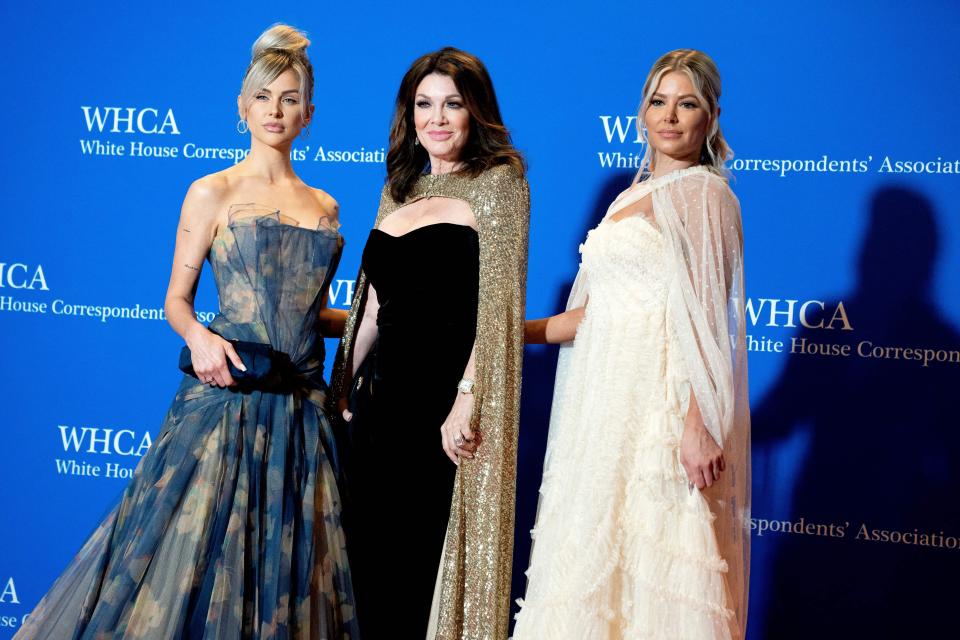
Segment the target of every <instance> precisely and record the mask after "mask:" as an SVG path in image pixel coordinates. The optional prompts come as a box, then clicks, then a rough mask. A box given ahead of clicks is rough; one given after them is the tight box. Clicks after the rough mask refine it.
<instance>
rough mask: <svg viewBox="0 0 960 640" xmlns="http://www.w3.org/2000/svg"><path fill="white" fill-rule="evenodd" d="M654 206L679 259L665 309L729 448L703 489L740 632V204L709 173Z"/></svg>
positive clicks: (701, 401)
mask: <svg viewBox="0 0 960 640" xmlns="http://www.w3.org/2000/svg"><path fill="white" fill-rule="evenodd" d="M653 198H654V200H653V206H654V215H655V217H656V220H657V223H658V225H659V226H660V229H661V231H662V232H663V233H664V236H665V237H666V239H667V240H668V242H669V243H670V244H671V245H672V251H671V254H672V259H673V260H674V261H675V269H674V285H673V286H672V287H671V294H670V300H669V302H668V313H669V314H670V318H669V319H670V325H671V328H672V333H673V340H674V343H675V346H676V348H677V349H679V351H680V354H681V357H682V361H683V363H684V365H685V373H686V379H687V380H686V381H687V382H688V384H689V388H690V390H691V392H692V393H693V394H694V397H696V400H697V403H698V405H699V407H700V412H701V414H702V416H703V421H704V425H705V426H706V428H707V430H708V431H709V432H710V434H711V435H712V436H713V438H714V439H715V440H716V441H717V443H718V444H719V445H720V446H721V447H722V449H723V454H724V459H725V461H726V471H725V472H724V473H723V474H722V475H721V479H720V482H719V483H718V484H716V485H714V487H712V488H711V489H708V490H706V491H705V492H704V495H705V497H707V499H708V500H709V501H710V503H711V508H712V509H713V510H714V513H715V514H716V515H717V520H716V522H715V532H716V535H717V543H718V545H719V547H720V549H721V554H722V555H723V557H724V558H725V559H726V561H727V565H728V570H727V579H728V585H729V587H730V595H731V597H732V602H731V603H730V604H731V608H733V609H734V611H736V612H737V619H738V622H739V625H740V630H741V635H742V632H743V631H744V630H745V628H746V619H747V598H748V591H749V573H750V503H751V486H750V485H751V469H750V407H749V400H748V387H747V349H746V333H745V314H744V302H745V298H744V278H743V232H742V225H741V218H740V205H739V202H738V201H737V199H736V197H735V196H734V195H733V193H732V192H731V191H730V188H729V187H728V186H727V183H726V181H725V180H724V179H722V178H720V177H719V176H716V175H713V174H707V173H701V174H698V175H693V176H688V177H686V178H684V179H682V180H678V181H676V182H674V183H671V184H669V185H666V186H665V187H663V188H662V189H658V190H656V191H654V194H653Z"/></svg>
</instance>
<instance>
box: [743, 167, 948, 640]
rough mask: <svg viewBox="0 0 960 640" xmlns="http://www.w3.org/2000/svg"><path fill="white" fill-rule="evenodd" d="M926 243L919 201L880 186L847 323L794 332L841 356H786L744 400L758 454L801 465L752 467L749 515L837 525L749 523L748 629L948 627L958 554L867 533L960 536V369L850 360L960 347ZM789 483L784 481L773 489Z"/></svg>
mask: <svg viewBox="0 0 960 640" xmlns="http://www.w3.org/2000/svg"><path fill="white" fill-rule="evenodd" d="M937 249H938V228H937V218H936V213H935V211H934V209H933V206H932V205H931V203H930V201H929V200H928V199H927V198H926V197H924V196H923V195H922V194H920V193H918V192H916V191H913V190H911V189H907V188H903V187H898V186H890V187H884V188H881V189H879V190H878V191H876V192H875V193H874V195H873V197H872V199H871V202H870V215H869V220H868V227H867V230H866V235H865V237H864V239H863V244H862V246H861V249H860V254H859V262H858V282H857V285H856V289H855V291H854V292H853V293H852V294H851V295H850V296H847V297H844V299H843V304H844V306H845V309H846V312H847V316H848V319H849V322H850V325H851V326H852V327H853V329H852V330H849V331H845V330H841V328H840V326H841V324H840V323H839V322H837V323H834V325H833V326H834V329H802V330H801V331H800V332H799V333H798V334H796V335H795V336H794V337H793V338H792V341H798V340H801V339H805V340H806V341H807V342H808V343H818V344H820V343H830V344H837V345H849V348H850V352H851V355H850V356H849V357H842V356H832V357H826V356H819V355H799V354H796V353H795V354H793V355H790V356H789V361H788V364H787V365H786V367H785V369H784V371H783V373H782V374H781V376H780V378H779V379H778V380H777V381H776V382H775V383H774V385H773V386H772V387H771V391H769V393H768V394H767V395H766V397H764V399H763V400H762V401H761V402H760V403H759V404H758V405H756V406H755V407H754V408H755V410H754V413H753V442H754V457H755V460H757V459H758V458H759V457H760V456H765V458H766V459H767V460H770V459H774V460H775V459H776V456H777V451H778V449H779V450H780V451H781V452H782V451H783V450H784V449H785V448H789V447H795V448H797V449H798V450H797V451H795V452H794V453H795V454H796V456H795V458H796V459H797V460H799V467H798V468H797V469H796V474H795V476H794V477H786V478H785V477H784V476H785V475H789V474H790V471H784V469H778V468H776V465H770V464H766V465H764V468H763V472H762V474H761V473H755V475H754V509H753V511H754V517H763V518H767V519H770V520H789V521H790V522H792V523H798V522H799V521H800V520H801V518H802V519H803V521H804V524H810V523H813V524H823V525H833V529H832V530H828V529H821V531H822V532H826V531H831V532H832V534H833V535H832V536H831V535H830V534H829V533H827V534H826V535H810V534H801V533H767V534H765V535H764V536H763V537H761V538H758V537H757V533H756V531H755V532H754V543H755V547H754V548H755V550H756V551H757V553H755V556H754V558H755V561H756V560H761V559H762V560H763V561H764V565H763V566H759V567H758V566H757V565H756V564H754V568H753V570H754V576H755V577H756V578H758V580H754V582H753V585H754V587H755V588H754V590H753V594H754V601H753V602H752V603H751V609H752V611H755V612H756V613H758V614H760V616H762V617H757V618H756V619H753V618H752V619H751V623H750V637H751V638H756V639H759V638H764V639H766V638H775V639H777V640H781V639H792V638H804V639H809V638H920V637H940V635H941V634H942V633H943V632H944V631H945V630H946V629H949V628H953V627H954V626H955V624H954V621H953V618H954V611H955V608H956V603H955V600H956V594H957V584H956V581H957V579H958V576H960V549H957V548H954V549H948V548H934V547H925V546H920V545H914V544H903V543H899V544H898V543H892V542H882V541H874V540H873V539H872V538H873V537H874V536H875V535H882V534H875V530H886V531H890V532H892V531H898V532H902V533H909V534H914V533H919V534H924V533H927V534H937V535H941V534H946V535H947V536H951V535H952V536H960V500H958V498H957V489H958V487H960V482H958V479H960V432H958V431H957V429H956V425H957V419H956V408H957V400H956V395H957V394H958V393H960V365H957V364H948V363H931V364H930V365H929V366H927V367H924V366H923V365H922V362H918V361H916V360H902V359H901V360H896V359H879V358H864V357H860V356H858V355H857V349H858V345H861V343H863V341H869V342H870V343H872V345H873V346H880V347H911V348H917V347H919V348H932V349H945V350H957V349H960V335H958V332H957V330H956V329H955V328H954V327H952V326H951V325H950V324H949V322H948V321H947V320H946V319H945V318H944V317H943V316H942V314H941V313H940V312H939V311H938V309H937V306H936V304H935V302H934V301H933V297H932V291H931V289H932V280H933V274H934V267H935V265H936V263H937ZM838 302H840V301H838V300H834V301H832V302H828V303H827V305H826V308H827V310H828V313H829V311H830V310H832V309H833V308H834V307H835V306H836V305H837V303H838ZM826 321H829V316H828V317H827V318H826ZM761 322H764V321H763V320H761V321H758V325H759V324H761ZM815 323H816V320H815V321H814V324H815ZM790 347H791V340H788V341H787V343H786V345H785V349H787V350H789V349H790ZM788 453H789V452H788ZM787 457H789V456H787ZM755 469H757V467H755ZM784 482H787V483H788V485H792V490H790V491H786V492H784V494H783V495H782V496H780V497H777V496H776V492H775V491H774V490H773V488H774V487H776V486H778V483H780V484H781V485H782V484H783V483H784ZM841 532H842V534H841ZM911 540H912V539H911ZM767 562H769V564H767ZM761 576H764V577H763V578H761ZM761 583H762V584H763V585H764V586H763V587H762V589H763V590H762V592H760V593H758V591H759V590H760V589H761V587H760V584H761ZM761 601H762V604H761ZM756 604H760V606H759V608H757V607H756V606H755V605H756Z"/></svg>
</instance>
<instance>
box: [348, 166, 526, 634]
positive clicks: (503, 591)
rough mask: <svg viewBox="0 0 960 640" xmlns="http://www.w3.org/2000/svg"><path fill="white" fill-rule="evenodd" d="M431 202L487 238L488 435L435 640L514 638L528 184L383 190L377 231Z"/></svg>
mask: <svg viewBox="0 0 960 640" xmlns="http://www.w3.org/2000/svg"><path fill="white" fill-rule="evenodd" d="M425 197H446V198H456V199H459V200H463V201H465V202H466V203H467V204H468V205H470V208H471V210H472V211H473V214H474V216H475V218H476V221H477V227H478V231H479V236H480V290H479V305H478V309H477V339H476V387H475V389H474V396H475V402H474V409H473V411H474V413H473V417H472V426H473V428H474V430H479V432H480V433H481V434H482V436H483V445H482V446H481V447H480V449H479V450H478V453H477V455H476V457H475V458H474V459H473V460H465V461H463V462H462V463H461V464H460V467H459V470H458V472H457V478H456V481H455V485H454V495H453V502H452V504H451V507H450V521H449V525H448V528H447V538H446V543H445V545H444V553H443V560H442V568H441V570H442V578H441V581H440V583H439V585H438V588H439V611H438V612H437V631H436V634H435V638H437V640H455V639H460V638H463V639H469V640H486V639H490V640H494V639H502V638H506V637H507V626H508V619H509V610H510V603H509V600H510V586H511V585H510V576H511V565H512V562H513V525H514V501H515V493H516V465H517V422H518V419H519V411H520V374H521V364H522V358H523V322H524V312H525V298H526V275H527V240H528V233H529V219H530V191H529V187H528V185H527V182H526V180H525V179H524V178H523V177H521V176H519V175H518V174H517V172H516V171H515V170H514V169H512V168H511V167H508V166H498V167H495V168H493V169H490V170H488V171H485V172H484V173H482V174H481V175H480V176H478V177H476V178H470V177H468V176H464V175H459V174H442V175H425V176H422V177H421V178H420V180H419V181H418V182H417V183H416V185H415V186H414V188H413V191H412V192H411V194H410V196H409V197H408V198H407V200H406V201H405V202H403V203H397V202H395V201H394V200H393V199H392V198H391V197H390V195H389V191H388V190H387V189H386V188H385V189H384V191H383V195H382V197H381V200H380V209H379V211H378V214H377V221H376V226H379V225H380V222H381V221H382V220H383V219H384V218H385V217H386V216H388V215H389V214H391V213H393V212H394V211H395V210H396V209H398V208H399V207H400V206H402V205H406V204H410V203H412V202H414V201H416V200H419V199H421V198H425ZM366 285H367V282H366V277H365V275H364V274H363V273H362V272H361V273H360V275H359V276H358V279H357V288H356V294H355V297H354V300H353V305H352V308H351V310H350V315H349V318H348V320H347V324H346V327H345V329H344V337H343V341H342V343H341V348H340V352H339V353H338V356H337V362H336V364H335V365H334V375H333V386H334V394H335V396H334V397H340V396H341V395H342V391H343V382H344V369H345V366H346V363H348V362H350V358H351V354H352V347H353V337H354V334H355V331H356V327H357V323H358V319H359V317H360V315H361V313H362V309H363V305H364V302H365V294H366ZM437 446H439V442H438V445H437ZM347 544H348V545H349V541H348V542H347Z"/></svg>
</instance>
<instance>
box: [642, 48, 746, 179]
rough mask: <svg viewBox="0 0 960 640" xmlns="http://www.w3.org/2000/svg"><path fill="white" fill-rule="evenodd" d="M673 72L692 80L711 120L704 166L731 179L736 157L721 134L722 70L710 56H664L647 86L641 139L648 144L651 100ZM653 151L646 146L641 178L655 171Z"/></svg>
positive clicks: (702, 154) (686, 51)
mask: <svg viewBox="0 0 960 640" xmlns="http://www.w3.org/2000/svg"><path fill="white" fill-rule="evenodd" d="M671 71H682V72H683V73H685V74H687V76H688V77H689V78H690V82H691V83H692V84H693V87H694V90H695V91H696V92H697V98H699V100H700V102H701V104H703V105H704V106H705V107H706V109H707V111H708V113H709V117H710V124H709V126H708V128H707V136H706V138H705V139H704V141H703V147H702V148H701V149H700V164H701V165H703V166H704V167H706V168H707V169H709V170H710V171H711V172H713V173H716V174H718V175H721V176H724V177H726V176H727V168H726V166H725V163H726V162H727V160H729V159H730V158H732V157H733V150H732V149H731V148H730V146H729V145H728V144H727V141H726V140H725V139H724V137H723V132H722V131H721V130H720V70H719V69H717V65H716V63H715V62H714V61H713V59H712V58H710V56H708V55H707V54H705V53H704V52H703V51H697V50H696V49H676V50H675V51H670V52H669V53H665V54H663V55H662V56H660V59H659V60H657V61H656V62H655V63H654V64H653V67H652V68H651V69H650V73H649V74H648V75H647V80H646V82H644V84H643V94H642V95H643V98H642V99H641V101H640V110H639V114H638V116H637V127H639V128H640V133H641V137H642V138H643V140H644V142H647V131H646V127H645V126H644V116H646V112H647V109H648V108H649V107H650V100H651V99H652V98H653V94H654V93H656V91H657V87H659V86H660V80H661V79H662V78H663V76H664V75H666V74H667V73H670V72H671ZM652 165H653V149H652V148H651V147H650V145H649V144H647V146H646V151H645V152H644V155H643V159H642V160H641V161H640V171H639V172H638V174H637V178H638V179H640V178H642V177H645V176H646V175H647V174H648V173H649V172H651V171H652V170H653V166H652Z"/></svg>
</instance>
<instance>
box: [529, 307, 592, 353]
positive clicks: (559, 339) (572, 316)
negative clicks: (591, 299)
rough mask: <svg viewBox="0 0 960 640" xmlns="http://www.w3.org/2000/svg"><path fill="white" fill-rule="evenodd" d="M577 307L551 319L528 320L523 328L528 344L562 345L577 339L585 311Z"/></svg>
mask: <svg viewBox="0 0 960 640" xmlns="http://www.w3.org/2000/svg"><path fill="white" fill-rule="evenodd" d="M585 308H586V307H585V306H584V307H577V308H575V309H570V310H569V311H564V312H563V313H560V314H557V315H555V316H550V317H549V318H539V319H537V320H527V321H526V322H525V323H524V327H523V341H524V342H525V343H526V344H561V343H564V342H570V341H571V340H573V339H574V338H575V337H577V327H578V326H580V321H581V320H583V310H584V309H585Z"/></svg>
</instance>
